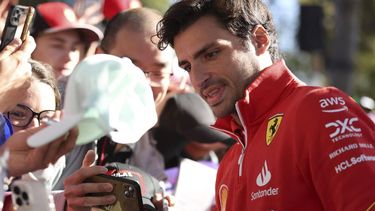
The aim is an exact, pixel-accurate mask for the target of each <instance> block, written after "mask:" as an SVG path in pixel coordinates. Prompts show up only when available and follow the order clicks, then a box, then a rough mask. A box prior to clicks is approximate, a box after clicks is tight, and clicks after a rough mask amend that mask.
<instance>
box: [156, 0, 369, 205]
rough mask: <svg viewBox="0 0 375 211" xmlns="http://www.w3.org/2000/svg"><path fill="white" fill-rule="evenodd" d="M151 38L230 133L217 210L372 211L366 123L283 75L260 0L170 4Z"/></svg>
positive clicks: (347, 102) (326, 94)
mask: <svg viewBox="0 0 375 211" xmlns="http://www.w3.org/2000/svg"><path fill="white" fill-rule="evenodd" d="M158 37H159V38H160V42H159V43H158V44H159V48H161V49H162V48H164V47H165V46H166V45H168V44H169V45H171V46H172V47H174V49H175V50H176V53H177V57H178V60H179V65H180V66H181V67H182V68H184V69H185V70H186V71H188V72H189V75H190V79H191V81H192V84H193V86H194V88H195V90H196V91H197V92H198V93H199V94H200V95H201V96H202V97H203V99H205V101H206V102H207V103H208V104H209V105H210V107H211V109H212V110H213V112H214V114H215V115H216V116H217V117H218V120H217V122H216V123H215V125H214V126H215V127H216V128H218V129H219V130H221V131H224V132H226V133H228V134H229V135H231V136H232V137H233V138H235V139H236V140H237V144H235V145H234V146H232V147H231V148H230V149H229V151H228V152H227V153H226V155H225V157H224V158H223V160H222V161H221V164H220V167H219V170H218V175H217V180H216V206H217V208H218V209H219V210H234V211H237V210H314V211H316V210H375V191H374V188H375V179H374V178H375V148H374V146H375V132H374V131H375V125H374V123H373V122H372V121H371V120H370V119H369V118H368V117H367V116H366V114H365V113H364V112H363V111H362V109H361V108H360V106H358V105H357V104H356V103H355V101H354V100H353V99H352V98H350V97H349V96H347V95H346V94H344V93H343V92H341V91H340V90H338V89H336V88H333V87H326V88H322V87H311V86H307V85H305V84H304V83H303V82H301V81H300V80H299V79H297V78H296V77H295V76H294V75H293V74H292V73H291V72H290V70H289V69H288V68H287V67H286V65H285V63H284V61H283V60H282V59H281V57H280V55H279V54H278V50H277V40H276V33H275V28H274V25H273V22H272V18H271V14H270V13H269V10H268V8H267V7H266V6H265V5H264V4H263V3H262V2H261V1H259V0H231V1H228V0H182V1H179V2H178V3H176V4H174V5H173V6H171V8H170V9H169V10H168V11H167V12H166V14H165V15H164V18H163V19H162V21H161V22H160V23H159V29H158Z"/></svg>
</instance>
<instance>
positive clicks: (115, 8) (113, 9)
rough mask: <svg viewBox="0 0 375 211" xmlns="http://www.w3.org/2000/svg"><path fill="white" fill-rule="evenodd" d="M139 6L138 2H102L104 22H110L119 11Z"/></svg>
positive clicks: (124, 0) (110, 0)
mask: <svg viewBox="0 0 375 211" xmlns="http://www.w3.org/2000/svg"><path fill="white" fill-rule="evenodd" d="M141 6H142V3H141V1H140V0H104V3H103V15H104V17H105V19H106V20H111V19H112V17H113V16H115V15H116V14H117V13H119V12H121V11H124V10H127V9H132V8H136V7H141Z"/></svg>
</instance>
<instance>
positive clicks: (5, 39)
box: [0, 5, 35, 51]
mask: <svg viewBox="0 0 375 211" xmlns="http://www.w3.org/2000/svg"><path fill="white" fill-rule="evenodd" d="M34 14H35V9H34V8H33V7H31V6H23V5H11V6H10V8H9V11H8V16H7V19H6V22H5V26H4V29H3V32H2V35H1V43H0V51H2V50H3V49H4V48H5V46H7V45H8V44H9V43H10V42H12V40H13V39H14V38H15V37H18V38H20V39H21V40H22V42H23V41H25V39H26V37H27V34H28V32H29V29H30V27H31V24H32V21H33V18H34Z"/></svg>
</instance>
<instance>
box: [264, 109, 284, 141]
mask: <svg viewBox="0 0 375 211" xmlns="http://www.w3.org/2000/svg"><path fill="white" fill-rule="evenodd" d="M281 120H283V114H276V115H275V116H273V117H271V118H270V119H269V120H268V123H267V132H266V144H267V146H269V145H270V144H271V142H272V140H273V137H275V135H276V133H277V130H278V129H279V127H280V124H281Z"/></svg>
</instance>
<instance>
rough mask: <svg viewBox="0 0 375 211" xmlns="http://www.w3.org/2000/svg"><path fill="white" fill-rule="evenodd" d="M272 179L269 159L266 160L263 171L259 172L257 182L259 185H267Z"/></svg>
mask: <svg viewBox="0 0 375 211" xmlns="http://www.w3.org/2000/svg"><path fill="white" fill-rule="evenodd" d="M270 180H271V172H270V171H269V170H268V166H267V161H264V165H263V167H262V171H261V172H260V173H259V174H258V177H257V180H256V183H257V185H258V186H259V187H262V186H265V185H267V183H268V182H269V181H270Z"/></svg>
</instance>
